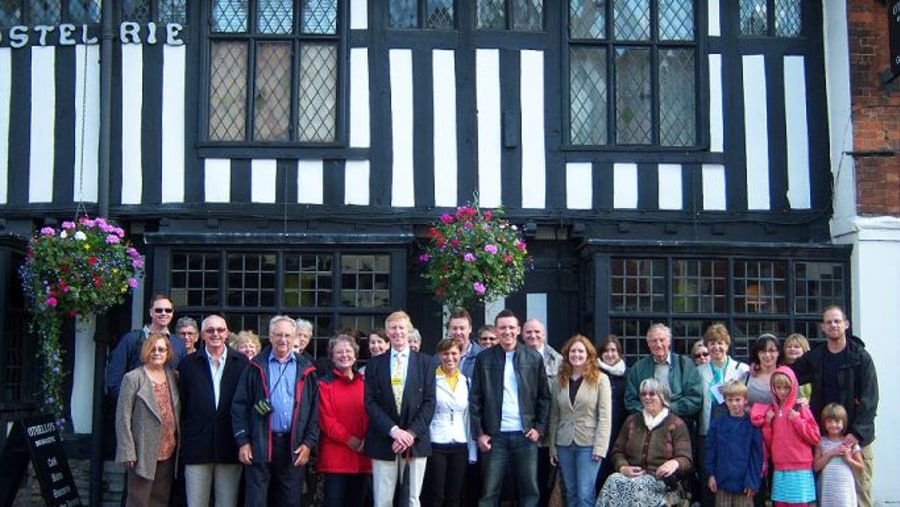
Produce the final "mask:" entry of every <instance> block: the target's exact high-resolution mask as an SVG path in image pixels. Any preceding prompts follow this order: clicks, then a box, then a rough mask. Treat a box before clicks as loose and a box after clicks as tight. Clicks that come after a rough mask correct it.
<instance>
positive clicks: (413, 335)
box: [409, 328, 422, 343]
mask: <svg viewBox="0 0 900 507" xmlns="http://www.w3.org/2000/svg"><path fill="white" fill-rule="evenodd" d="M409 341H411V342H416V343H422V334H421V333H419V330H418V329H416V328H412V330H410V332H409Z"/></svg>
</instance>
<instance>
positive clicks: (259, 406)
mask: <svg viewBox="0 0 900 507" xmlns="http://www.w3.org/2000/svg"><path fill="white" fill-rule="evenodd" d="M253 410H255V411H256V413H257V414H259V415H269V414H271V413H272V412H273V411H274V410H275V409H273V408H272V404H271V403H269V400H259V401H257V402H256V404H255V405H253Z"/></svg>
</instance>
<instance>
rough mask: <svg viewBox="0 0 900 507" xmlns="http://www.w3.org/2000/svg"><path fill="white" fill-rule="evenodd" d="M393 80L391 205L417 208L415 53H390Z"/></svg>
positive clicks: (400, 50)
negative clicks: (415, 175)
mask: <svg viewBox="0 0 900 507" xmlns="http://www.w3.org/2000/svg"><path fill="white" fill-rule="evenodd" d="M389 61H390V66H391V68H390V76H391V125H392V126H393V129H394V130H393V133H392V134H393V146H392V152H393V155H394V165H393V168H392V171H391V205H392V206H397V207H411V206H414V205H415V180H414V171H413V163H414V161H413V146H414V145H415V135H414V134H413V93H414V92H413V77H412V51H410V50H409V49H392V50H390V53H389Z"/></svg>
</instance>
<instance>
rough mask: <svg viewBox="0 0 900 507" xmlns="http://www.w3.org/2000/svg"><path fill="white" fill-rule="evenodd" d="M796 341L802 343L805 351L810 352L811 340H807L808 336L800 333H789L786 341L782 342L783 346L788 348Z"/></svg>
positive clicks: (801, 346)
mask: <svg viewBox="0 0 900 507" xmlns="http://www.w3.org/2000/svg"><path fill="white" fill-rule="evenodd" d="M794 342H796V343H797V344H798V345H800V348H801V349H803V352H809V340H807V339H806V337H805V336H803V335H802V334H800V333H791V334H789V335H788V337H787V338H785V339H784V342H782V344H781V347H782V348H783V349H786V348H787V346H788V345H789V344H791V343H794Z"/></svg>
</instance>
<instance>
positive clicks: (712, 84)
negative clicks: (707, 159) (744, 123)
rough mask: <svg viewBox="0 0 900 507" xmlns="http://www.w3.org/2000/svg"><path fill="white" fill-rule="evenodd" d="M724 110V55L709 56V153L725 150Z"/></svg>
mask: <svg viewBox="0 0 900 507" xmlns="http://www.w3.org/2000/svg"><path fill="white" fill-rule="evenodd" d="M723 116H724V113H723V109H722V55H717V54H712V55H709V151H711V152H713V153H722V152H723V151H724V150H725V148H724V146H725V120H724V118H723Z"/></svg>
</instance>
